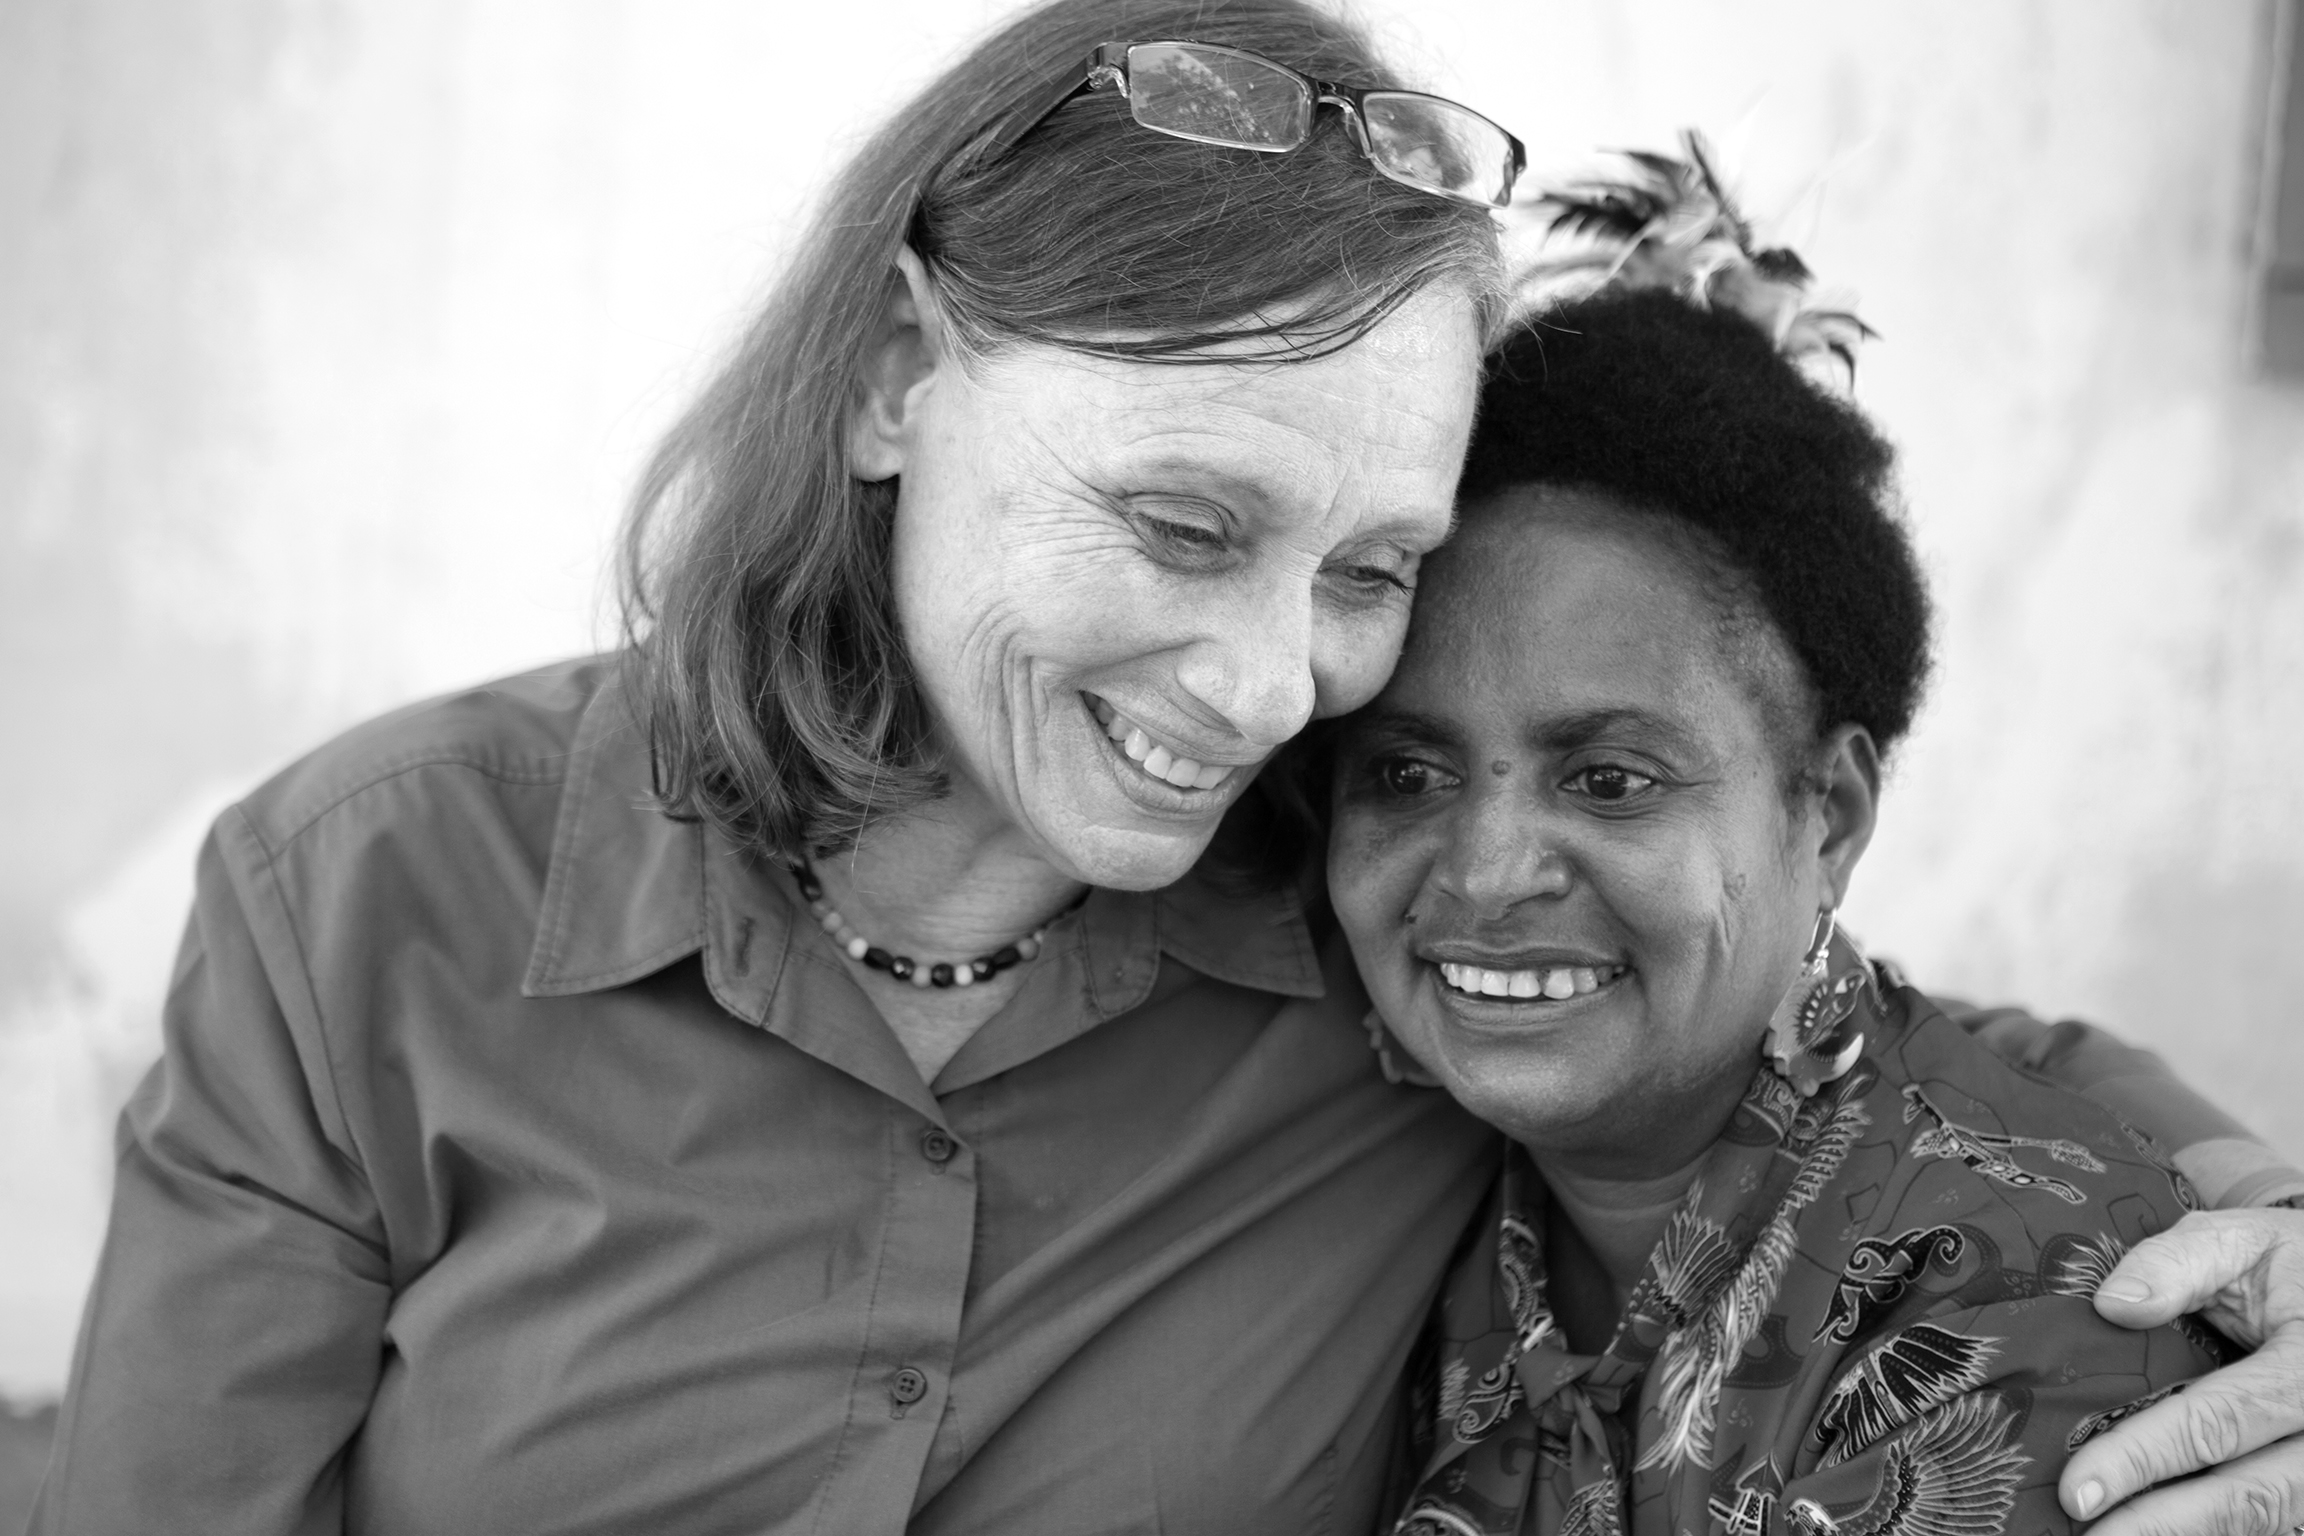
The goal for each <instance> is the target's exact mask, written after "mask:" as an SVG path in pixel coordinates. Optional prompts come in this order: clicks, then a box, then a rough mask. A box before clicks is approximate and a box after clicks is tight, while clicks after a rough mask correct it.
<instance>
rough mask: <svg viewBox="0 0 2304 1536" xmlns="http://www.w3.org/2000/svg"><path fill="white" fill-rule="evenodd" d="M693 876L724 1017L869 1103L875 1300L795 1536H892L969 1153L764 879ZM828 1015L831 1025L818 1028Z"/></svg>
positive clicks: (920, 1452) (964, 1230)
mask: <svg viewBox="0 0 2304 1536" xmlns="http://www.w3.org/2000/svg"><path fill="white" fill-rule="evenodd" d="M704 869H705V879H704V887H705V890H704V909H705V953H704V962H705V977H706V980H707V982H708V983H709V984H710V985H711V988H712V991H713V995H714V996H715V997H716V998H717V999H718V1000H719V1002H720V1004H721V1006H722V1007H724V1008H726V1009H728V1010H729V1011H730V1012H731V1013H734V1014H735V1015H737V1016H738V1017H739V1018H743V1019H745V1020H747V1021H748V1022H750V1023H752V1024H755V1025H757V1026H758V1027H760V1028H763V1029H765V1030H767V1031H768V1032H769V1033H771V1034H774V1035H777V1036H779V1037H780V1038H782V1039H783V1040H785V1041H786V1042H787V1043H789V1044H791V1045H793V1046H794V1047H796V1048H798V1049H800V1050H803V1051H806V1052H807V1053H808V1054H810V1055H812V1056H815V1057H817V1058H818V1059H819V1060H822V1061H824V1062H826V1063H827V1064H829V1065H831V1066H833V1067H836V1068H838V1069H839V1070H840V1071H842V1072H845V1073H847V1074H848V1075H849V1076H851V1077H853V1078H855V1079H857V1080H858V1081H859V1082H861V1083H863V1084H865V1085H866V1086H868V1087H870V1088H872V1089H874V1090H875V1091H876V1092H878V1093H879V1094H880V1095H881V1104H882V1106H883V1113H884V1120H883V1126H882V1133H881V1142H882V1148H881V1155H882V1159H883V1164H884V1169H885V1178H884V1186H883V1187H884V1188H885V1190H886V1196H885V1199H884V1200H883V1202H882V1205H881V1208H880V1212H879V1220H878V1222H877V1223H876V1230H875V1231H874V1233H873V1249H872V1254H871V1258H870V1261H869V1264H870V1280H869V1285H870V1296H871V1300H870V1302H869V1304H868V1305H867V1307H866V1309H865V1314H864V1326H863V1335H862V1338H861V1339H860V1341H859V1346H858V1353H857V1359H856V1364H855V1366H854V1368H853V1370H852V1371H851V1373H850V1377H849V1382H848V1394H847V1395H848V1403H847V1413H846V1416H845V1423H844V1426H843V1428H842V1431H841V1437H840V1444H839V1447H838V1449H837V1451H836V1452H835V1454H834V1459H833V1462H832V1466H831V1469H830V1472H829V1474H828V1475H827V1476H826V1477H825V1479H824V1480H823V1482H822V1483H821V1484H820V1485H819V1487H818V1489H817V1495H816V1505H815V1509H814V1511H813V1512H812V1515H811V1518H810V1519H809V1521H808V1522H807V1525H806V1527H805V1528H806V1529H810V1530H814V1531H824V1532H832V1531H846V1530H875V1531H877V1530H886V1531H895V1530H901V1529H902V1528H903V1527H904V1525H905V1523H906V1522H907V1521H908V1520H909V1519H910V1518H911V1515H912V1512H913V1508H914V1505H915V1504H916V1503H917V1502H918V1501H919V1497H920V1495H919V1490H920V1486H921V1484H922V1482H923V1480H924V1479H925V1477H926V1475H927V1472H928V1468H929V1464H930V1460H931V1457H932V1456H933V1454H934V1451H935V1447H936V1440H937V1435H938V1431H939V1429H940V1428H941V1426H942V1423H943V1419H944V1414H945V1411H946V1409H947V1406H948V1405H949V1402H950V1396H951V1383H952V1370H953V1366H954V1363H955V1361H956V1359H957V1358H958V1353H959V1343H960V1322H961V1314H962V1310H963V1306H964V1303H965V1301H966V1298H967V1294H968V1280H969V1269H970V1265H971V1263H972V1262H973V1260H974V1256H975V1249H976V1195H977V1164H976V1154H975V1151H974V1149H973V1148H971V1147H969V1146H968V1145H967V1143H966V1142H965V1141H963V1140H962V1139H961V1137H960V1136H958V1135H957V1134H956V1133H955V1132H954V1131H953V1129H952V1127H951V1125H950V1124H949V1122H948V1121H947V1120H946V1119H945V1116H944V1111H943V1107H942V1105H941V1104H940V1103H939V1102H938V1100H937V1098H936V1095H935V1094H934V1093H933V1092H932V1091H931V1090H930V1088H929V1086H928V1085H927V1084H926V1083H924V1082H923V1081H922V1080H921V1078H920V1074H919V1070H918V1068H916V1067H915V1066H914V1065H913V1063H912V1060H911V1058H910V1057H909V1056H907V1055H905V1054H904V1051H903V1048H902V1046H901V1045H900V1044H899V1043H898V1042H897V1040H896V1037H895V1033H894V1031H893V1030H890V1029H888V1028H887V1026H886V1025H885V1023H884V1022H883V1021H881V1020H880V1019H879V1018H878V1017H877V1015H876V1014H873V1013H871V1012H870V1006H871V1005H870V1002H869V1000H868V999H867V998H866V997H865V996H864V994H863V993H862V992H861V990H860V989H857V988H855V987H854V984H853V982H852V980H850V979H849V978H848V977H847V975H846V973H845V971H844V970H842V969H841V968H840V960H839V957H838V956H837V955H835V954H833V953H832V952H831V950H830V949H829V948H828V947H824V946H816V947H815V948H811V947H810V946H811V945H812V944H813V942H814V939H815V930H814V928H813V927H812V926H811V925H808V924H804V923H800V922H798V921H796V920H795V918H794V914H793V910H792V908H791V906H790V904H789V903H788V902H786V901H785V900H784V899H783V894H782V893H781V892H779V891H776V890H773V889H770V888H768V887H767V886H766V884H765V881H766V880H767V879H769V878H773V877H772V876H764V875H763V874H762V873H761V872H760V871H759V870H758V869H757V867H756V866H752V865H750V864H748V863H747V862H746V861H742V860H740V859H738V858H737V857H735V856H733V855H728V854H721V855H719V856H717V857H715V856H712V855H710V854H707V856H706V858H705V860H704ZM818 949H821V953H819V952H817V950H818ZM803 997H807V998H813V999H816V1004H815V1005H813V1006H812V1005H810V1004H808V1003H805V1002H804V1001H803ZM834 1004H839V1005H844V1006H841V1007H838V1008H834V1007H833V1006H832V1005H834ZM832 1012H836V1013H838V1014H839V1015H841V1016H842V1017H841V1018H840V1020H839V1021H838V1022H835V1020H834V1019H832V1018H830V1017H825V1016H820V1015H822V1014H825V1013H832Z"/></svg>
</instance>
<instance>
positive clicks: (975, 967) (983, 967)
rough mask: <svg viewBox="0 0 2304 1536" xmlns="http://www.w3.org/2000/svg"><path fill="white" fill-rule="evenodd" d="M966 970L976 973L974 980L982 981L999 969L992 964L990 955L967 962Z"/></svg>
mask: <svg viewBox="0 0 2304 1536" xmlns="http://www.w3.org/2000/svg"><path fill="white" fill-rule="evenodd" d="M968 969H970V970H971V971H974V972H975V973H976V979H977V980H978V981H983V980H985V979H986V978H987V977H989V976H990V975H991V974H992V973H993V972H994V971H995V970H998V969H999V967H998V966H995V965H994V964H993V963H992V957H991V956H990V955H985V956H982V957H980V958H978V959H975V960H971V961H969V962H968Z"/></svg>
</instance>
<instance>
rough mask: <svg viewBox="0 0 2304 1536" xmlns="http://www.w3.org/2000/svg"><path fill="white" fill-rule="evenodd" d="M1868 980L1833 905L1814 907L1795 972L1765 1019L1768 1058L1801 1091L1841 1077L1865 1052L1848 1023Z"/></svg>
mask: <svg viewBox="0 0 2304 1536" xmlns="http://www.w3.org/2000/svg"><path fill="white" fill-rule="evenodd" d="M1835 940H1837V943H1835ZM1870 980H1871V968H1870V967H1869V966H1867V965H1866V964H1865V963H1864V956H1863V954H1862V952H1861V951H1859V950H1858V949H1857V948H1856V945H1855V943H1854V942H1853V941H1852V940H1850V939H1849V938H1848V936H1847V935H1846V934H1844V933H1841V932H1840V931H1839V923H1838V921H1837V918H1836V915H1835V914H1834V912H1833V909H1832V908H1830V907H1826V908H1824V909H1823V910H1822V911H1820V912H1818V913H1817V914H1816V934H1815V937H1814V939H1812V940H1811V941H1810V943H1809V945H1808V954H1807V956H1806V958H1805V959H1803V960H1802V961H1801V964H1800V975H1799V977H1798V979H1796V980H1795V981H1794V982H1793V983H1792V985H1791V986H1790V987H1789V988H1787V989H1786V990H1785V993H1784V998H1783V1001H1781V1002H1779V1003H1778V1004H1777V1005H1776V1012H1775V1013H1774V1014H1773V1015H1771V1016H1770V1018H1769V1020H1768V1059H1769V1061H1770V1062H1772V1063H1773V1064H1774V1065H1775V1068H1776V1071H1777V1072H1778V1074H1779V1075H1781V1076H1782V1077H1783V1078H1784V1079H1785V1081H1787V1082H1789V1083H1791V1084H1792V1086H1793V1087H1795V1088H1797V1089H1799V1090H1800V1092H1801V1094H1802V1095H1803V1096H1805V1095H1808V1094H1811V1093H1814V1092H1815V1091H1816V1090H1817V1089H1818V1088H1821V1087H1822V1086H1823V1085H1824V1084H1826V1083H1829V1082H1832V1081H1833V1080H1835V1079H1837V1078H1839V1077H1841V1076H1844V1075H1845V1074H1846V1073H1847V1071H1848V1069H1849V1068H1850V1067H1853V1066H1854V1065H1856V1058H1857V1057H1859V1056H1861V1055H1863V1054H1864V1035H1863V1032H1862V1031H1860V1030H1855V1029H1851V1028H1849V1027H1848V1026H1849V1023H1850V1021H1851V1020H1853V1019H1854V1018H1855V1017H1856V1004H1857V1000H1858V998H1859V997H1860V996H1861V995H1862V994H1863V991H1864V988H1865V986H1866V984H1867V983H1868V982H1869V981H1870Z"/></svg>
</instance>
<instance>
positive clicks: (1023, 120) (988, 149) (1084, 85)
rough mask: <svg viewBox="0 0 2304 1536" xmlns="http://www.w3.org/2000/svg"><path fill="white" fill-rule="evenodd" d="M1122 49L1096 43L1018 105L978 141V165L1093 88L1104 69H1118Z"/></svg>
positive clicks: (997, 156) (998, 155) (1002, 153)
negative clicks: (1043, 92) (1043, 90)
mask: <svg viewBox="0 0 2304 1536" xmlns="http://www.w3.org/2000/svg"><path fill="white" fill-rule="evenodd" d="M1116 51H1117V52H1119V53H1123V54H1124V53H1125V52H1126V50H1125V49H1124V48H1118V47H1117V45H1115V44H1112V43H1099V44H1097V45H1096V49H1095V51H1094V52H1093V53H1091V54H1089V55H1088V57H1086V58H1084V59H1082V60H1081V61H1080V63H1079V64H1078V65H1077V66H1076V67H1075V68H1073V69H1070V70H1067V71H1065V73H1064V74H1063V75H1062V76H1060V77H1059V78H1058V79H1057V81H1056V83H1055V84H1054V85H1053V86H1051V87H1050V88H1049V90H1048V94H1047V95H1045V96H1042V97H1040V98H1038V99H1037V100H1036V101H1034V102H1028V103H1026V104H1025V105H1024V106H1022V107H1019V108H1017V109H1016V110H1015V111H1014V112H1012V113H1010V114H1009V115H1008V116H1007V117H1006V118H1004V119H1002V120H1001V121H1000V122H999V123H997V124H995V125H994V126H993V127H992V129H991V130H990V131H989V132H988V133H987V134H986V135H985V136H984V137H983V138H981V139H979V140H978V141H977V148H976V150H975V152H974V154H973V156H972V158H973V159H974V161H975V163H976V164H977V165H979V166H985V165H991V164H993V163H994V162H996V161H998V160H999V159H1001V158H1002V157H1003V156H1005V155H1006V154H1007V153H1008V151H1010V150H1012V149H1014V148H1015V147H1016V146H1017V145H1018V144H1019V143H1021V142H1022V141H1023V138H1024V135H1026V134H1028V133H1030V132H1031V131H1032V130H1033V129H1035V128H1037V127H1039V126H1040V125H1041V124H1042V123H1044V122H1046V121H1048V119H1049V118H1051V117H1053V116H1055V115H1056V109H1057V108H1059V107H1061V106H1063V105H1064V104H1065V103H1066V102H1068V101H1070V100H1071V99H1072V98H1073V97H1075V96H1078V95H1080V94H1081V93H1083V92H1085V91H1092V90H1094V89H1096V88H1097V87H1098V86H1099V85H1100V84H1101V83H1102V77H1103V76H1104V74H1105V72H1106V71H1107V70H1117V69H1118V68H1119V60H1118V59H1117V58H1116V57H1114V54H1115V52H1116Z"/></svg>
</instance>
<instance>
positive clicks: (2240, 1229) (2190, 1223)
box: [2096, 1211, 2278, 1343]
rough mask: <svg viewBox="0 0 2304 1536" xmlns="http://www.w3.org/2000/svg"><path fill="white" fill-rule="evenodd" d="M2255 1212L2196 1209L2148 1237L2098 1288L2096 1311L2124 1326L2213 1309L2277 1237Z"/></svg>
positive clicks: (2149, 1324) (2150, 1324)
mask: <svg viewBox="0 0 2304 1536" xmlns="http://www.w3.org/2000/svg"><path fill="white" fill-rule="evenodd" d="M2255 1214H2256V1213H2254V1212H2250V1211H2195V1212H2193V1213H2192V1214H2191V1215H2189V1216H2187V1217H2185V1218H2184V1219H2183V1220H2182V1221H2179V1222H2178V1223H2176V1225H2174V1226H2173V1227H2170V1228H2169V1229H2168V1230H2167V1231H2165V1232H2162V1233H2160V1234H2158V1235H2157V1236H2154V1237H2148V1238H2146V1239H2144V1240H2143V1241H2142V1242H2140V1243H2138V1244H2137V1245H2136V1246H2135V1247H2134V1248H2132V1249H2130V1250H2129V1251H2128V1255H2127V1257H2125V1258H2123V1259H2122V1260H2121V1261H2120V1263H2119V1265H2118V1266H2117V1267H2116V1268H2114V1269H2113V1271H2112V1273H2111V1275H2110V1276H2109V1277H2107V1278H2106V1279H2105V1281H2104V1284H2103V1285H2102V1286H2100V1287H2098V1288H2097V1291H2096V1311H2097V1314H2098V1315H2099V1316H2101V1317H2102V1318H2104V1320H2105V1321H2107V1322H2112V1323H2118V1324H2119V1325H2120V1326H2121V1327H2123V1328H2153V1327H2157V1326H2159V1325H2160V1324H2162V1323H2165V1322H2168V1321H2170V1320H2171V1319H2173V1318H2176V1317H2178V1316H2181V1315H2182V1314H2184V1313H2186V1312H2198V1311H2201V1310H2203V1309H2205V1308H2207V1307H2209V1306H2210V1305H2211V1304H2212V1303H2214V1302H2215V1301H2216V1300H2217V1299H2218V1298H2219V1296H2220V1295H2221V1294H2222V1293H2223V1292H2225V1291H2226V1289H2227V1288H2228V1287H2230V1286H2233V1285H2235V1284H2236V1283H2238V1282H2239V1281H2241V1280H2242V1279H2244V1278H2245V1277H2246V1276H2247V1275H2248V1273H2249V1272H2250V1271H2251V1270H2253V1269H2254V1268H2255V1267H2256V1266H2257V1265H2258V1264H2260V1263H2262V1262H2263V1260H2264V1257H2265V1255H2266V1253H2267V1252H2269V1251H2270V1249H2271V1247H2272V1246H2273V1245H2274V1244H2275V1243H2276V1242H2277V1240H2278V1234H2277V1233H2271V1232H2267V1231H2266V1230H2265V1228H2264V1226H2263V1224H2262V1223H2260V1222H2256V1221H2254V1220H2252V1219H2251V1218H2252V1217H2253V1216H2254V1215H2255ZM2246 1342H2249V1343H2254V1342H2255V1341H2254V1340H2248V1341H2246Z"/></svg>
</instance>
